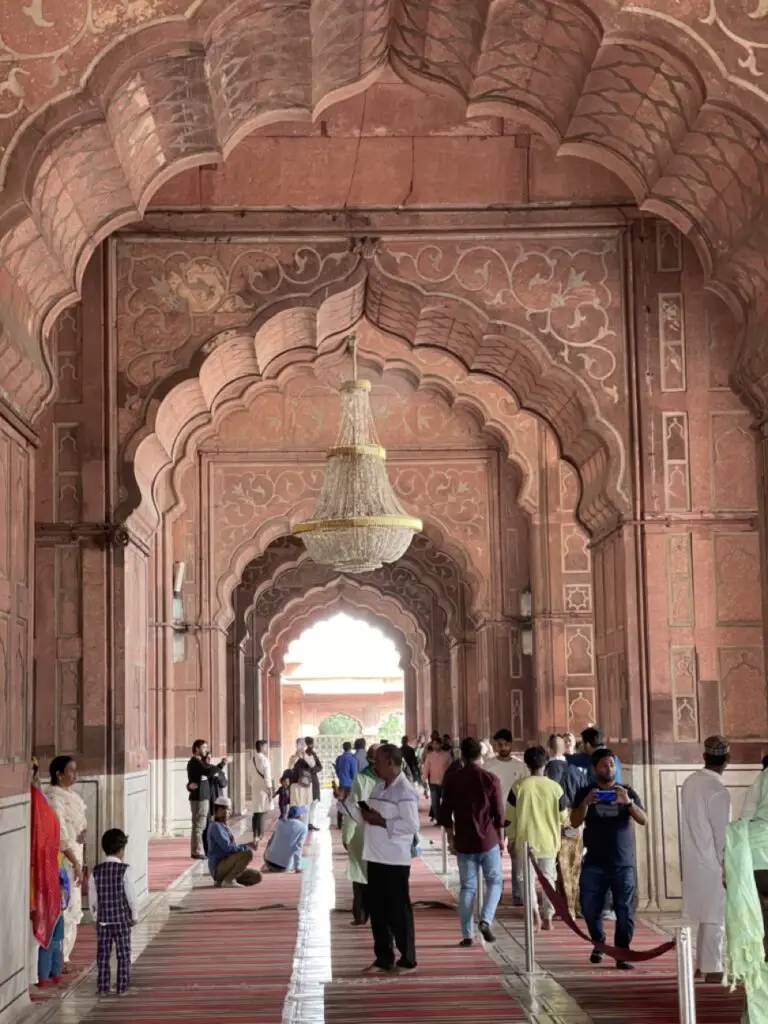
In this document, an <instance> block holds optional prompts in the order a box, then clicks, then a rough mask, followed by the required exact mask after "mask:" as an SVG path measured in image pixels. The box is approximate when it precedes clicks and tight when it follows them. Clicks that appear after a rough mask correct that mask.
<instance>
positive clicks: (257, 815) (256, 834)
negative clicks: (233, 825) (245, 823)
mask: <svg viewBox="0 0 768 1024" xmlns="http://www.w3.org/2000/svg"><path fill="white" fill-rule="evenodd" d="M264 815H265V812H264V811H254V812H253V817H252V818H251V829H252V830H253V838H254V839H261V837H262V836H263V835H264Z"/></svg>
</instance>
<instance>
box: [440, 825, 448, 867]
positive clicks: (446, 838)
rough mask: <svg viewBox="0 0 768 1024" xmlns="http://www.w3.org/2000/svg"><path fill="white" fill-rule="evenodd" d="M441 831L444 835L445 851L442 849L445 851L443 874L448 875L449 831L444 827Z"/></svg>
mask: <svg viewBox="0 0 768 1024" xmlns="http://www.w3.org/2000/svg"><path fill="white" fill-rule="evenodd" d="M440 831H441V832H442V837H443V851H442V852H443V874H444V875H447V874H448V833H447V832H446V831H445V829H444V828H441V829H440Z"/></svg>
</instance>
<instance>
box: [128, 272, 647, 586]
mask: <svg viewBox="0 0 768 1024" xmlns="http://www.w3.org/2000/svg"><path fill="white" fill-rule="evenodd" d="M390 284H391V280H390V279H389V278H388V277H387V276H386V275H382V276H381V277H380V278H378V279H377V280H376V282H375V286H373V287H372V291H373V292H374V298H373V299H372V301H373V302H374V303H375V304H376V305H377V306H379V307H380V306H381V296H382V289H383V288H385V287H387V286H388V285H390ZM414 299H415V300H416V303H417V308H416V309H415V310H414ZM427 300H428V296H427V295H426V294H425V293H424V292H423V291H421V290H420V289H417V288H415V287H411V286H406V285H404V284H403V283H402V282H399V283H398V285H397V287H394V286H393V288H392V291H391V293H389V295H388V302H387V306H386V309H387V318H386V320H385V323H384V324H379V323H376V322H374V321H373V320H372V318H371V316H370V315H369V313H368V312H367V311H366V309H365V306H364V302H365V289H364V288H362V287H361V283H360V281H356V282H355V283H354V284H352V285H350V286H349V288H348V289H347V290H346V292H345V291H340V292H337V293H336V294H335V295H333V296H329V297H327V298H326V299H325V300H324V301H321V302H319V304H318V306H317V308H316V309H314V310H313V317H307V316H304V315H301V316H296V315H294V314H296V313H297V312H298V311H301V312H302V313H303V312H306V308H305V307H303V306H302V307H298V308H297V310H292V311H291V310H282V311H281V312H280V313H279V314H278V315H277V317H276V318H275V320H265V321H264V322H262V324H261V326H260V328H259V329H258V330H257V331H256V334H255V337H250V336H246V335H243V334H240V335H237V336H235V337H231V336H229V337H226V338H225V340H224V341H222V342H221V343H220V344H218V345H214V346H213V349H212V351H210V352H209V355H208V356H207V358H206V359H205V361H204V362H203V363H202V365H201V368H200V371H199V377H198V378H197V379H192V380H187V381H184V382H182V383H180V384H177V385H176V386H175V387H174V388H172V389H171V391H170V392H169V393H168V394H167V395H166V397H165V398H164V399H163V400H162V401H161V402H160V405H159V407H158V411H157V414H156V417H155V424H154V426H155V429H154V431H153V432H152V433H150V434H149V435H148V436H146V437H144V439H143V440H142V441H141V442H140V443H139V445H138V447H137V448H136V453H135V459H134V466H135V476H136V481H137V484H138V486H139V489H140V493H141V504H140V506H139V508H138V509H137V510H136V511H134V512H133V513H132V515H131V518H130V522H131V525H132V527H133V528H134V529H137V530H138V531H140V532H141V533H144V534H146V533H149V532H151V531H152V530H154V529H155V528H156V526H157V523H158V522H159V517H160V515H161V514H162V512H163V511H166V510H167V508H168V507H169V505H168V502H167V500H166V499H164V498H163V497H162V495H161V493H160V488H161V483H162V481H163V479H164V477H165V476H167V475H168V473H169V471H171V470H172V469H173V467H174V464H181V463H183V462H184V461H185V460H186V459H189V458H190V457H191V452H192V451H193V450H194V449H193V447H190V446H193V445H194V443H195V431H196V430H200V431H201V434H200V436H201V437H202V436H204V435H205V433H206V431H207V432H208V433H209V434H210V432H212V431H213V430H214V429H215V425H214V424H215V419H216V417H217V415H219V414H220V415H224V408H225V406H226V405H227V403H228V402H231V403H232V406H233V407H234V406H236V405H237V403H240V404H241V405H242V402H243V396H244V393H245V390H246V388H247V387H249V386H251V385H254V388H255V386H256V385H262V386H265V382H266V381H267V380H276V381H277V382H278V383H279V380H280V375H281V374H282V373H284V372H286V369H287V367H289V366H290V364H291V361H292V360H293V359H296V360H298V361H299V362H300V363H301V364H304V365H306V364H308V363H310V362H311V361H312V360H311V359H310V355H312V354H314V359H316V360H317V361H318V365H322V364H321V362H320V360H321V357H322V358H330V359H334V358H336V359H337V358H338V355H339V353H338V337H339V335H340V334H341V333H342V332H343V331H344V330H346V329H348V328H349V327H350V326H352V325H355V324H356V325H357V327H358V329H359V331H360V344H361V351H362V353H363V355H364V357H365V358H368V359H370V360H371V361H372V362H373V363H374V364H375V365H378V366H381V367H382V368H383V369H387V368H391V367H394V368H397V367H399V368H405V369H407V370H408V371H409V372H411V373H413V374H414V376H415V378H416V379H418V380H421V379H422V378H425V377H426V379H427V380H428V381H429V382H430V383H432V384H433V385H434V386H438V387H440V388H441V389H442V391H443V393H444V394H445V395H446V396H447V397H448V398H449V399H450V400H451V401H452V402H456V401H457V399H458V398H461V399H462V401H465V402H466V403H467V405H468V407H471V408H472V409H473V411H474V412H475V413H476V414H479V415H480V416H481V417H482V420H483V422H484V424H485V423H488V424H490V426H491V427H492V429H494V430H496V431H497V432H499V433H500V434H501V435H502V436H503V438H504V441H505V444H506V445H507V447H508V449H509V450H510V452H511V454H512V455H513V458H514V459H515V461H517V462H518V464H519V465H520V467H521V469H522V471H523V474H524V477H525V479H526V480H527V481H528V483H527V484H526V486H524V488H523V495H524V501H525V502H526V504H527V507H528V508H529V510H531V509H533V508H535V500H534V496H533V491H532V488H531V486H530V481H531V480H532V479H535V477H534V473H533V472H532V461H531V459H530V457H529V455H528V454H527V453H526V452H525V450H524V449H521V447H520V445H519V443H518V442H517V440H516V439H515V435H516V433H524V431H525V429H526V428H525V427H524V424H525V420H524V419H522V418H521V419H520V420H518V421H517V422H515V421H514V420H513V419H511V417H510V411H511V410H510V409H509V408H504V404H505V402H506V403H507V405H508V404H509V402H510V401H512V402H514V403H516V404H515V405H514V413H517V412H518V410H519V408H520V406H522V407H523V410H525V411H530V412H533V413H534V414H536V415H537V416H538V417H539V418H541V419H543V420H544V421H545V422H547V423H548V424H549V426H550V427H551V429H552V430H553V433H554V435H555V437H556V439H557V442H558V446H559V450H560V453H561V455H562V456H563V457H565V458H566V459H567V460H568V461H569V462H571V464H572V465H574V467H575V468H576V469H577V470H578V472H579V476H580V480H581V484H582V489H581V497H580V503H579V513H580V516H581V518H582V521H583V522H584V523H585V525H587V527H588V528H589V529H590V532H592V533H593V534H594V533H597V532H598V531H599V530H600V529H605V528H606V527H610V526H612V525H613V523H614V522H615V520H616V519H617V518H618V517H619V516H620V515H621V514H623V513H626V512H627V511H628V510H629V508H630V498H629V493H628V491H627V481H626V453H625V448H624V444H623V442H622V439H621V437H620V436H619V435H618V433H617V431H616V429H615V427H613V426H612V425H611V424H610V423H608V422H606V421H605V420H604V419H602V418H601V416H600V413H599V409H598V407H597V404H596V399H595V397H594V395H593V394H592V392H591V391H590V390H589V388H588V387H587V386H586V384H585V383H584V382H583V381H582V380H581V379H580V378H579V376H578V374H577V373H574V372H572V371H570V370H569V369H567V368H564V367H561V366H558V365H556V364H555V363H554V362H553V360H552V358H551V357H550V356H549V354H548V353H547V352H546V351H545V350H544V349H543V346H542V344H541V343H540V342H538V341H537V339H535V338H533V336H530V337H529V336H527V335H525V336H524V335H522V334H521V332H520V331H519V330H517V329H515V330H514V331H512V330H508V329H507V327H506V325H504V324H501V323H498V322H496V323H493V324H488V325H487V326H488V327H489V328H490V329H489V330H488V329H485V328H484V326H483V321H484V320H485V321H486V322H487V317H486V316H485V315H484V314H483V313H482V311H479V310H478V309H477V307H475V306H472V305H471V304H469V303H467V302H463V301H462V302H457V309H458V308H459V307H460V308H462V309H464V310H465V311H466V315H467V321H466V325H465V326H466V328H467V329H466V331H463V332H462V338H463V345H464V348H463V354H460V353H459V352H458V351H455V352H452V351H448V350H446V349H445V348H444V347H443V348H441V347H440V346H439V344H438V342H439V339H440V335H439V333H437V334H436V333H435V329H434V327H433V325H432V323H431V321H430V320H429V313H430V311H431V307H430V306H429V303H428V301H427ZM398 301H399V302H404V301H405V302H407V303H408V318H407V319H406V318H405V317H403V318H402V319H401V320H400V321H399V323H400V326H402V327H404V328H405V327H407V329H408V332H409V334H410V337H409V336H408V335H407V334H403V333H396V332H394V329H393V320H392V318H393V316H394V311H396V310H397V308H398V305H397V304H398ZM422 311H426V317H427V318H426V319H424V320H423V319H421V312H422ZM456 315H457V314H456ZM367 331H368V332H373V331H383V332H384V339H382V338H381V337H378V335H377V338H376V343H375V344H373V342H372V341H370V342H369V341H368V340H367V338H366V332H367ZM384 340H386V342H387V345H384V344H383V341H384ZM468 364H469V365H468ZM510 381H514V386H513V385H512V384H511V383H510ZM494 389H495V393H494ZM499 389H503V390H501V391H500V390H499ZM219 409H221V410H222V411H221V413H219V412H218V410H219ZM514 413H513V415H514ZM244 564H245V563H244V562H242V565H241V568H242V566H244Z"/></svg>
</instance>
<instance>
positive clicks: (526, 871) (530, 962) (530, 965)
mask: <svg viewBox="0 0 768 1024" xmlns="http://www.w3.org/2000/svg"><path fill="white" fill-rule="evenodd" d="M520 856H521V857H522V858H523V892H522V897H523V909H524V911H525V972H526V974H533V973H534V972H535V970H536V949H535V941H536V940H535V935H536V931H535V928H534V915H533V911H534V907H533V902H532V900H531V894H532V893H535V890H534V887H533V868H532V867H531V858H530V857H529V856H528V843H523V846H522V849H521V851H520Z"/></svg>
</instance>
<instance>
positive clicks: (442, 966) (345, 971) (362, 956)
mask: <svg viewBox="0 0 768 1024" xmlns="http://www.w3.org/2000/svg"><path fill="white" fill-rule="evenodd" d="M333 835H334V876H335V879H336V903H337V907H339V908H345V909H341V910H337V911H336V912H335V913H334V914H333V915H332V919H331V942H332V950H333V955H332V960H333V981H332V983H331V984H329V985H327V986H326V988H325V1021H326V1024H352V1022H356V1021H359V1020H365V1021H366V1022H367V1024H385V1022H386V1024H392V1022H393V1021H402V1022H406V1021H418V1022H419V1024H433V1022H434V1024H437V1022H440V1024H453V1022H457V1024H458V1022H460V1021H461V1022H462V1024H502V1022H503V1024H517V1022H526V1021H528V1019H529V1018H528V1017H527V1016H526V1015H525V1013H524V1012H523V1010H522V1008H521V1007H520V1004H519V1003H518V1002H517V1000H516V999H515V998H514V997H513V996H512V995H511V994H510V993H509V992H507V991H506V989H505V988H504V986H503V982H502V977H501V972H500V968H499V965H498V964H496V963H494V962H493V960H491V958H490V957H489V956H487V954H486V953H485V952H484V950H483V948H482V946H481V945H480V944H479V943H478V944H477V945H475V946H473V947H472V948H471V949H460V948H459V946H458V942H459V939H460V937H461V936H460V935H459V927H458V919H457V916H456V913H455V911H451V910H440V909H416V911H415V917H416V950H417V954H418V959H419V968H418V971H417V972H415V973H414V974H413V975H412V976H411V975H405V974H400V975H396V976H385V977H382V976H381V975H375V974H374V975H368V974H364V973H363V972H364V970H365V968H366V967H368V966H369V965H370V964H371V962H372V961H373V943H372V939H371V932H370V928H355V927H353V926H352V925H351V924H350V921H351V919H352V915H351V913H350V912H349V910H348V909H346V908H350V907H351V906H352V887H351V885H350V883H349V882H348V881H347V880H346V878H345V870H346V855H345V854H344V852H343V850H342V849H341V843H340V840H339V833H338V832H336V831H334V833H333ZM411 898H412V899H413V901H414V902H417V901H443V902H445V901H447V900H450V894H449V893H448V892H447V891H446V889H445V887H444V885H443V883H442V882H441V881H440V879H439V878H437V877H436V876H435V875H434V874H433V873H432V871H430V869H429V868H428V867H427V866H426V864H425V863H424V861H422V860H416V861H414V864H413V869H412V872H411Z"/></svg>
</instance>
